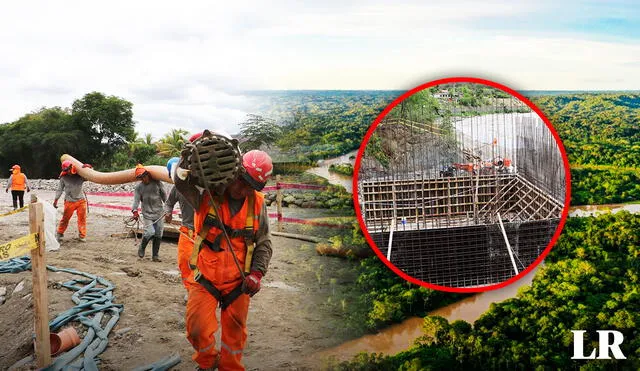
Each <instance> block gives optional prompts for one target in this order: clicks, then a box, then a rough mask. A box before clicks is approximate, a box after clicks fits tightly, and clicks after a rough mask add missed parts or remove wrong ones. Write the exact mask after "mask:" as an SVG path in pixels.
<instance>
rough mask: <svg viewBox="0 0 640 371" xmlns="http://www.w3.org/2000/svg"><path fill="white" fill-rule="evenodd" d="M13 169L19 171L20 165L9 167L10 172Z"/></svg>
mask: <svg viewBox="0 0 640 371" xmlns="http://www.w3.org/2000/svg"><path fill="white" fill-rule="evenodd" d="M13 169H18V170H20V165H13V166H11V170H13Z"/></svg>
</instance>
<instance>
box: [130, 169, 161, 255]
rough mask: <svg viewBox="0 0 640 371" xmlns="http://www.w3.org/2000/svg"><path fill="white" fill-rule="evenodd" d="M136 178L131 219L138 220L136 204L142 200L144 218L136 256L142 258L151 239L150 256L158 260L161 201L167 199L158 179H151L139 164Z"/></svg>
mask: <svg viewBox="0 0 640 371" xmlns="http://www.w3.org/2000/svg"><path fill="white" fill-rule="evenodd" d="M135 175H136V178H137V179H139V180H140V183H139V184H138V185H137V186H136V189H135V192H134V195H133V205H132V206H131V212H132V213H133V219H134V220H138V219H139V218H140V214H139V213H138V205H139V204H140V202H142V216H143V218H144V233H143V234H142V241H140V247H138V257H140V258H141V259H142V258H144V251H145V249H146V248H147V244H148V243H149V241H151V240H153V244H152V248H153V249H152V257H151V259H152V260H153V261H154V262H160V261H162V260H160V256H159V253H160V241H161V240H162V232H163V231H164V218H163V217H164V208H163V202H164V201H165V200H166V199H167V194H166V193H165V191H164V187H163V186H162V183H161V182H160V181H159V180H156V179H153V178H152V177H151V174H149V172H148V171H147V169H145V168H144V166H142V165H141V164H138V165H137V166H136V170H135Z"/></svg>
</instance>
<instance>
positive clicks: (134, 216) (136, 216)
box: [131, 210, 140, 220]
mask: <svg viewBox="0 0 640 371" xmlns="http://www.w3.org/2000/svg"><path fill="white" fill-rule="evenodd" d="M131 212H132V213H133V220H138V219H140V213H139V212H138V210H131Z"/></svg>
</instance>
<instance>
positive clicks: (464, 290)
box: [353, 76, 571, 293]
mask: <svg viewBox="0 0 640 371" xmlns="http://www.w3.org/2000/svg"><path fill="white" fill-rule="evenodd" d="M459 82H463V83H474V84H482V85H487V86H491V87H493V88H496V89H499V90H502V91H504V92H506V93H509V94H511V95H512V96H514V97H516V98H518V99H520V100H521V101H522V102H524V103H525V104H526V105H527V106H529V108H531V109H532V110H533V111H534V112H535V113H536V114H538V116H539V117H540V118H541V119H542V121H544V123H545V125H547V128H548V129H549V130H550V131H551V134H552V135H553V137H554V139H555V141H556V144H557V145H558V148H559V150H560V153H561V155H562V160H563V162H564V172H565V185H566V191H565V201H564V207H563V209H562V216H561V217H560V222H559V223H558V226H557V227H556V231H555V233H554V234H553V237H552V238H551V241H550V242H549V244H548V245H547V247H546V248H545V249H544V251H543V252H542V254H540V256H538V258H537V259H536V260H535V261H534V262H533V263H532V264H530V265H529V266H528V267H527V268H526V269H525V270H523V271H522V272H520V273H518V274H517V275H516V276H513V277H511V278H510V279H508V280H506V281H504V282H501V283H497V284H494V285H488V286H482V287H471V288H465V287H449V286H441V285H435V284H432V283H428V282H424V281H421V280H418V279H416V278H413V277H411V276H409V275H408V274H406V273H404V272H403V271H401V270H400V269H399V268H397V267H396V266H395V265H393V264H392V263H391V262H390V261H389V260H387V257H386V256H384V254H382V252H381V251H380V250H379V249H378V246H377V245H376V244H375V243H374V242H373V239H372V238H371V235H370V234H369V231H368V230H367V228H366V226H365V224H364V219H363V218H362V210H360V204H359V203H358V177H359V173H360V165H361V159H362V156H363V155H364V150H365V148H366V146H367V144H368V143H369V139H370V138H371V135H372V134H373V132H374V131H375V130H376V128H377V127H378V125H379V124H380V122H381V121H382V119H384V117H385V116H386V115H387V114H388V113H389V112H390V111H391V110H392V109H393V108H394V107H395V106H397V105H398V104H399V103H400V102H402V101H403V100H405V99H406V98H408V97H410V96H411V95H413V94H415V93H417V92H419V91H422V90H424V89H427V88H430V87H433V86H437V85H441V84H449V83H459ZM353 172H354V176H353V205H354V208H355V211H356V216H357V218H358V224H359V225H360V229H361V230H362V233H363V234H364V237H365V239H366V240H367V242H368V243H369V246H370V247H371V248H372V249H373V251H374V252H375V254H376V255H377V256H378V258H379V259H380V260H381V261H382V262H383V263H384V264H385V265H386V266H387V267H389V268H390V269H391V270H392V271H393V272H395V273H396V274H397V275H399V276H400V277H402V278H404V279H405V280H407V281H409V282H411V283H414V284H416V285H419V286H423V287H426V288H430V289H433V290H438V291H448V292H458V293H476V292H484V291H490V290H496V289H499V288H502V287H505V286H508V285H510V284H512V283H514V282H516V281H517V280H519V279H521V278H522V277H524V276H526V275H527V274H528V273H529V272H531V271H532V270H533V269H534V268H535V267H537V266H538V264H540V263H541V262H542V261H543V260H544V258H545V257H546V256H547V255H548V254H549V252H550V251H551V248H552V247H553V246H554V245H555V244H556V241H557V240H558V238H559V237H560V234H561V233H562V229H563V228H564V224H565V222H566V220H567V216H568V215H569V203H570V200H571V172H570V170H569V159H568V157H567V152H566V150H565V148H564V145H563V144H562V140H560V137H559V136H558V133H557V132H556V130H555V129H554V127H553V125H551V122H550V121H549V119H548V118H547V117H546V116H545V115H544V113H542V111H541V110H540V109H539V108H538V107H536V106H535V105H534V104H533V103H532V102H531V101H530V100H529V99H527V98H526V97H525V96H523V95H522V94H520V93H518V92H517V91H515V90H513V89H511V88H509V87H507V86H504V85H502V84H499V83H496V82H494V81H490V80H485V79H480V78H475V77H465V76H457V77H448V78H443V79H438V80H433V81H430V82H427V83H424V84H422V85H419V86H417V87H415V88H413V89H411V90H409V91H407V92H406V93H404V94H402V95H401V96H399V97H398V98H396V99H395V100H394V101H393V102H391V103H390V104H389V105H388V106H387V107H386V108H385V109H384V110H383V111H382V112H381V113H380V114H379V115H378V117H377V118H376V119H375V121H374V122H373V124H371V126H370V127H369V130H368V131H367V133H366V134H365V136H364V138H363V139H362V143H361V144H360V148H359V150H358V154H357V155H356V161H355V166H354V169H353Z"/></svg>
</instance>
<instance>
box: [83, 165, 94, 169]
mask: <svg viewBox="0 0 640 371" xmlns="http://www.w3.org/2000/svg"><path fill="white" fill-rule="evenodd" d="M82 167H88V168H89V169H93V166H91V164H82Z"/></svg>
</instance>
